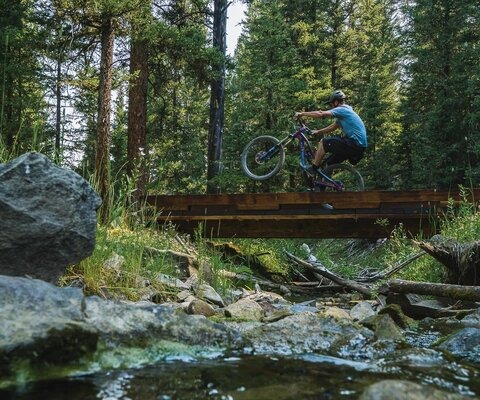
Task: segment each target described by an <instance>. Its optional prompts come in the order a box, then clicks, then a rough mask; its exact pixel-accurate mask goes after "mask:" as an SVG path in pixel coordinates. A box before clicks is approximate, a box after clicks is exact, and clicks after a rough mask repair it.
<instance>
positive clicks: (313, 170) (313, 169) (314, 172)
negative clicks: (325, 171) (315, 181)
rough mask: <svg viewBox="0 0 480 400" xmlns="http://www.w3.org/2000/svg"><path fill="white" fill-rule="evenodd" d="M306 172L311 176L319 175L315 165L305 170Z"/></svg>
mask: <svg viewBox="0 0 480 400" xmlns="http://www.w3.org/2000/svg"><path fill="white" fill-rule="evenodd" d="M305 172H306V173H307V174H308V175H310V176H315V175H318V168H316V167H315V166H313V165H310V166H309V167H308V168H305Z"/></svg>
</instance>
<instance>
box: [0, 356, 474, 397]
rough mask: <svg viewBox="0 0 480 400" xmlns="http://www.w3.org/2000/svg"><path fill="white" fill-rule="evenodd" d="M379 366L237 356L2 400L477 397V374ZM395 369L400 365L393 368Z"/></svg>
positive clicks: (36, 387) (27, 390)
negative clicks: (399, 383)
mask: <svg viewBox="0 0 480 400" xmlns="http://www.w3.org/2000/svg"><path fill="white" fill-rule="evenodd" d="M387 366H388V363H386V364H385V365H384V367H385V368H379V367H378V365H376V363H368V362H358V361H348V360H343V359H339V358H335V357H329V356H319V355H304V356H300V357H295V358H293V357H292V358H268V357H242V358H237V357H232V358H227V359H222V360H219V359H217V360H204V361H197V362H185V361H178V360H176V361H169V362H164V363H162V364H159V365H155V366H151V367H148V368H142V369H131V370H123V371H114V372H110V373H105V374H95V375H89V376H81V377H74V378H70V379H64V380H52V381H46V382H40V383H37V384H32V385H30V386H27V387H24V388H22V390H19V389H17V390H10V391H7V390H4V391H0V399H2V400H10V399H11V400H27V399H28V400H30V399H48V400H61V399H62V400H63V399H66V400H89V399H92V400H99V399H100V400H183V399H185V400H207V399H209V400H262V399H265V400H267V399H268V400H271V399H275V400H298V399H304V400H309V399H325V400H330V399H356V398H358V396H359V394H360V393H361V391H362V390H363V388H364V387H366V386H367V385H368V384H371V383H374V382H377V381H379V380H382V379H389V378H390V379H391V378H394V379H401V378H405V379H409V380H412V381H416V382H422V383H424V384H431V385H432V387H436V388H440V389H443V390H448V391H452V392H456V393H462V394H464V395H467V396H472V397H473V396H475V394H479V393H480V382H479V378H478V374H477V373H473V372H472V369H471V368H470V367H468V366H463V367H462V366H460V365H457V367H458V369H456V374H454V373H450V372H449V368H429V369H427V368H425V369H423V370H422V371H421V373H419V371H418V368H417V370H415V369H409V367H408V365H406V364H405V365H403V366H400V365H397V366H395V368H393V369H394V370H395V372H394V374H392V373H390V372H389V371H390V369H389V368H387ZM390 367H393V365H390Z"/></svg>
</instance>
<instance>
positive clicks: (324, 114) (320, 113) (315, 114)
mask: <svg viewBox="0 0 480 400" xmlns="http://www.w3.org/2000/svg"><path fill="white" fill-rule="evenodd" d="M295 115H296V116H297V117H311V118H332V117H333V115H332V113H331V112H330V111H322V110H319V111H303V112H297V113H295Z"/></svg>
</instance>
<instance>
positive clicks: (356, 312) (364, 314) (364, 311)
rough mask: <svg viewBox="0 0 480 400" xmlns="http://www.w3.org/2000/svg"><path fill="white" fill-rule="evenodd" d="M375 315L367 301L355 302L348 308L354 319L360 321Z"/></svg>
mask: <svg viewBox="0 0 480 400" xmlns="http://www.w3.org/2000/svg"><path fill="white" fill-rule="evenodd" d="M372 315H375V311H374V310H373V307H372V305H371V304H370V303H369V302H367V301H362V302H360V303H357V304H355V305H354V306H353V307H352V309H351V310H350V316H351V317H352V319H353V320H354V321H362V320H364V319H365V318H368V317H371V316H372Z"/></svg>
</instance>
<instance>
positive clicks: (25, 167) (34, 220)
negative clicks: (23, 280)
mask: <svg viewBox="0 0 480 400" xmlns="http://www.w3.org/2000/svg"><path fill="white" fill-rule="evenodd" d="M100 204H101V200H100V197H99V196H98V195H97V194H96V193H95V191H94V190H93V189H92V187H91V186H90V185H89V183H88V182H87V181H86V180H85V179H83V178H82V177H81V176H80V175H78V174H76V173H75V172H73V171H71V170H68V169H64V168H61V167H58V166H56V165H55V164H53V163H52V162H51V161H50V160H49V159H48V158H47V157H46V156H45V155H43V154H40V153H26V154H24V155H22V156H20V157H18V158H16V159H15V160H13V161H11V162H9V163H7V164H0V274H2V275H12V276H25V275H28V276H31V277H33V278H38V279H43V280H45V281H49V282H52V283H55V282H57V280H58V278H59V277H60V276H61V275H62V273H64V271H65V268H66V267H67V266H68V265H70V264H74V263H77V262H79V261H81V260H82V259H84V258H86V257H88V256H89V255H91V253H92V251H93V249H94V246H95V228H96V210H97V209H98V207H99V206H100Z"/></svg>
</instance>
